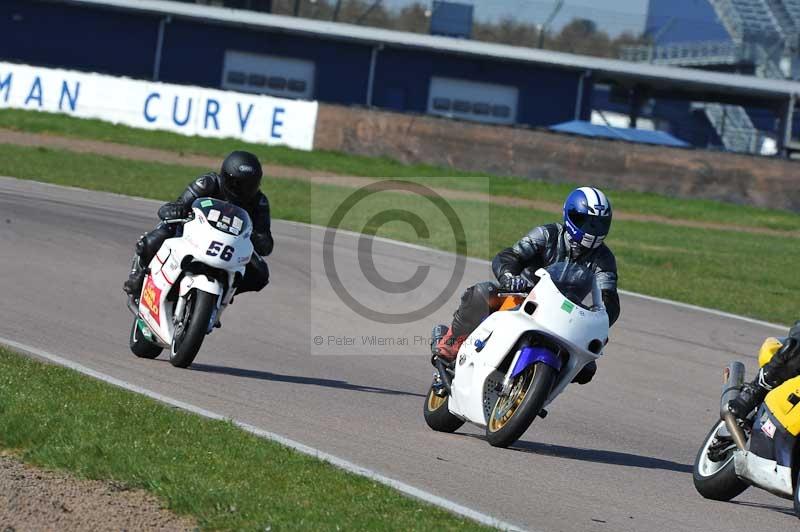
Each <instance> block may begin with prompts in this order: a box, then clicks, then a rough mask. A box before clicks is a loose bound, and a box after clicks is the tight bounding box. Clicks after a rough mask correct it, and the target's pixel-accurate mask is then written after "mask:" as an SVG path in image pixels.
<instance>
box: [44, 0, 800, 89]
mask: <svg viewBox="0 0 800 532" xmlns="http://www.w3.org/2000/svg"><path fill="white" fill-rule="evenodd" d="M57 1H61V2H66V3H70V4H75V5H83V6H87V7H89V6H92V7H102V8H112V9H122V10H130V11H136V12H144V13H151V14H155V15H162V16H171V17H178V18H186V19H194V20H203V21H208V22H212V23H215V24H226V25H236V26H243V27H248V28H252V29H261V30H264V31H271V32H285V33H293V34H303V35H308V36H312V37H318V38H325V39H333V40H340V41H349V42H359V43H364V44H368V45H373V46H381V45H382V46H386V47H396V48H411V49H423V50H430V51H431V52H438V53H450V54H458V55H465V56H473V57H479V58H488V59H495V60H500V61H513V62H519V63H526V64H531V65H538V66H544V67H549V68H557V69H566V70H573V71H580V72H585V73H587V74H590V75H591V77H592V79H593V80H594V81H595V82H609V83H614V84H617V85H621V86H623V87H631V88H634V87H636V88H639V89H642V90H644V91H647V93H648V94H650V95H659V94H669V95H670V96H673V97H676V96H678V97H685V98H687V99H692V100H707V101H717V102H727V101H733V102H737V103H743V101H750V102H758V103H760V104H761V105H764V104H765V103H767V104H770V103H781V104H785V103H786V102H787V101H788V100H789V99H793V98H794V97H796V96H797V95H800V82H795V81H790V80H778V79H764V78H757V77H754V76H743V75H737V74H727V73H720V72H709V71H704V70H698V69H691V68H680V67H671V66H662V65H652V64H643V63H632V62H628V61H621V60H618V59H607V58H599V57H589V56H581V55H574V54H568V53H563V52H554V51H549V50H540V49H535V48H526V47H520V46H509V45H504V44H494V43H486V42H479V41H473V40H465V39H454V38H450V37H440V36H434V35H421V34H417V33H408V32H401V31H393V30H385V29H380V28H372V27H364V26H356V25H353V24H343V23H338V22H327V21H320V20H313V19H306V18H299V17H289V16H283V15H273V14H268V13H259V12H253V11H246V10H240V9H230V8H224V7H215V6H205V5H198V4H190V3H181V2H171V1H167V0H57Z"/></svg>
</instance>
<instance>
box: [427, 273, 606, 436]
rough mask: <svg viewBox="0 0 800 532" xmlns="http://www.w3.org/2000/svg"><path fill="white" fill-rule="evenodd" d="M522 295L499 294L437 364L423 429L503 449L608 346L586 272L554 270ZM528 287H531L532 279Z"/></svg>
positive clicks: (603, 313)
mask: <svg viewBox="0 0 800 532" xmlns="http://www.w3.org/2000/svg"><path fill="white" fill-rule="evenodd" d="M535 276H536V277H537V278H538V282H536V284H535V287H534V288H533V290H532V291H531V292H530V293H501V294H500V296H501V297H505V300H504V303H503V306H502V307H501V309H500V310H499V311H498V312H495V313H494V314H492V315H491V316H489V317H488V318H487V319H486V320H484V322H483V323H482V324H481V325H480V326H478V328H477V329H475V331H474V332H473V333H472V334H471V335H470V336H469V337H468V338H467V339H466V341H465V342H464V344H463V345H462V346H461V349H460V350H459V352H458V356H457V357H456V361H455V365H454V367H453V368H450V367H448V366H446V365H445V364H444V363H443V362H442V361H441V360H438V361H437V362H436V364H437V371H436V372H435V374H434V380H433V384H432V385H431V388H430V390H429V392H428V395H427V397H426V399H425V405H424V410H423V412H424V416H425V421H426V422H427V424H428V426H429V427H431V428H432V429H433V430H436V431H441V432H454V431H456V430H458V429H459V428H460V427H461V426H462V425H463V424H464V423H465V422H467V421H469V422H471V423H473V424H475V425H478V426H481V427H485V429H486V439H487V440H488V441H489V443H490V444H491V445H493V446H495V447H508V446H509V445H511V444H513V443H514V442H515V441H517V440H518V439H519V438H520V437H521V436H522V434H523V433H524V432H525V431H526V430H528V428H529V427H530V425H531V423H533V421H534V420H535V419H536V417H537V416H541V417H544V416H546V415H547V412H546V410H544V408H545V407H546V406H547V405H548V404H549V403H551V402H552V401H553V400H554V399H555V398H556V397H558V395H559V394H561V392H563V391H564V389H565V388H566V387H567V385H568V384H569V383H570V382H572V381H573V379H574V378H575V376H576V375H578V373H579V372H580V371H581V370H582V369H583V368H584V366H586V365H587V364H589V363H590V362H592V361H594V360H596V359H598V358H600V356H602V354H603V348H604V347H605V345H606V343H608V331H609V325H608V315H607V313H606V309H605V306H604V305H603V299H602V296H601V293H600V289H599V287H598V285H597V281H596V279H595V276H594V272H592V271H591V270H590V269H588V268H586V267H585V266H582V265H579V264H574V263H567V262H561V263H556V264H553V265H551V266H549V267H547V268H542V269H539V270H538V271H537V272H536V273H535ZM529 280H531V281H533V279H530V278H529Z"/></svg>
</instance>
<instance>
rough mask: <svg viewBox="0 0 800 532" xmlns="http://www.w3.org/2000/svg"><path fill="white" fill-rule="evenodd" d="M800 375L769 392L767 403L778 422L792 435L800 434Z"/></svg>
mask: <svg viewBox="0 0 800 532" xmlns="http://www.w3.org/2000/svg"><path fill="white" fill-rule="evenodd" d="M798 403H800V376H797V377H794V378H792V379H789V380H787V381H786V382H784V383H783V384H781V385H780V386H778V387H777V388H775V389H774V390H772V391H771V392H769V394H767V398H766V400H765V404H766V405H767V408H769V410H770V412H772V414H773V415H774V416H775V419H776V420H777V424H778V425H779V426H780V427H783V428H785V429H786V431H787V432H788V433H789V434H791V435H792V436H797V435H798V434H800V406H798Z"/></svg>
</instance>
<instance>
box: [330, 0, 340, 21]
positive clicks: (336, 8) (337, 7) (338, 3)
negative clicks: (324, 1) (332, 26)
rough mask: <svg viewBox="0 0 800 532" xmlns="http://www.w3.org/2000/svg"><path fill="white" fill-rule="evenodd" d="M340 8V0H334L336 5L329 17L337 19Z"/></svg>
mask: <svg viewBox="0 0 800 532" xmlns="http://www.w3.org/2000/svg"><path fill="white" fill-rule="evenodd" d="M341 8H342V0H336V7H334V8H333V18H332V19H331V20H333V21H334V22H336V21H337V20H339V10H340V9H341Z"/></svg>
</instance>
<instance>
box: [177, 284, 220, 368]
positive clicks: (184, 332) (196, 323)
mask: <svg viewBox="0 0 800 532" xmlns="http://www.w3.org/2000/svg"><path fill="white" fill-rule="evenodd" d="M216 306H217V296H216V294H209V293H208V292H203V291H202V290H193V291H191V292H189V295H188V296H187V301H186V311H185V313H184V317H183V321H182V322H181V323H179V324H178V325H176V326H175V334H174V335H173V338H172V350H171V352H170V356H169V361H170V363H171V364H172V365H173V366H175V367H176V368H188V367H189V366H190V365H191V364H192V362H194V357H196V356H197V352H198V351H200V346H201V345H203V339H204V338H205V337H206V333H208V326H209V323H210V322H211V315H212V314H213V313H214V309H215V308H216Z"/></svg>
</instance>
